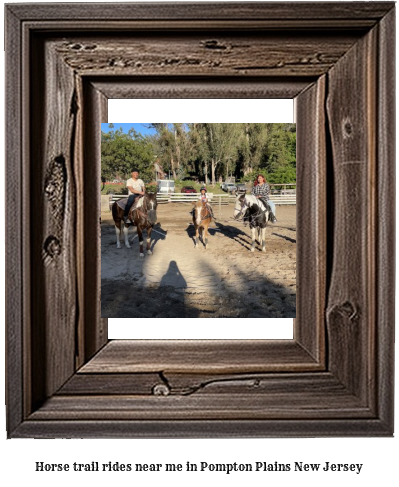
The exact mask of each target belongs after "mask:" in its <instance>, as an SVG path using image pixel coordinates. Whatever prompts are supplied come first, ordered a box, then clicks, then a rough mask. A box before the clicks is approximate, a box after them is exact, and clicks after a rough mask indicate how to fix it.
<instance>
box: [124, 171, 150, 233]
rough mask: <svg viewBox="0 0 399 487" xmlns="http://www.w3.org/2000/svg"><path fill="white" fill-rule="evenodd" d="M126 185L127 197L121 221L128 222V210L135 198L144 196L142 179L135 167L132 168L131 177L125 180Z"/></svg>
mask: <svg viewBox="0 0 399 487" xmlns="http://www.w3.org/2000/svg"><path fill="white" fill-rule="evenodd" d="M126 187H127V189H128V190H129V198H128V200H127V203H126V208H125V214H124V215H123V221H124V222H125V224H126V223H128V221H127V220H128V217H129V211H130V208H131V207H132V206H133V203H134V202H135V200H136V198H140V196H144V193H145V186H144V182H143V180H141V179H139V172H138V170H137V169H133V171H132V177H131V178H130V179H128V180H127V182H126Z"/></svg>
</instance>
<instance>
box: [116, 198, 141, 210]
mask: <svg viewBox="0 0 399 487" xmlns="http://www.w3.org/2000/svg"><path fill="white" fill-rule="evenodd" d="M128 199H129V198H122V199H121V200H117V202H116V204H117V205H118V206H119V208H121V209H122V210H124V209H125V208H126V205H127V200H128ZM143 199H144V198H143V197H140V198H136V199H135V201H134V203H133V206H132V208H141V207H142V206H143ZM132 208H131V209H132Z"/></svg>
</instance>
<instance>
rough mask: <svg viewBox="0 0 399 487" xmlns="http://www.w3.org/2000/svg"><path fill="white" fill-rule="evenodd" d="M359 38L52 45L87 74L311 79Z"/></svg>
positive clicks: (170, 36) (93, 40)
mask: <svg viewBox="0 0 399 487" xmlns="http://www.w3.org/2000/svg"><path fill="white" fill-rule="evenodd" d="M358 37H359V34H356V33H346V34H342V35H340V36H339V37H337V36H336V35H334V34H329V33H328V32H325V33H322V34H321V33H320V34H318V35H312V36H311V35H308V34H307V33H299V34H291V35H288V34H286V35H283V36H282V35H281V33H280V34H277V35H273V34H272V33H270V32H266V33H262V32H259V33H257V34H256V35H254V34H252V33H245V32H241V33H239V35H238V33H237V32H235V33H234V35H228V34H227V33H226V34H222V35H220V34H219V35H216V34H213V35H209V34H207V33H206V34H205V35H204V34H202V35H200V34H196V33H195V32H192V33H191V34H190V35H189V36H187V33H184V34H182V35H177V34H174V33H167V34H165V35H164V36H162V35H159V34H157V35H154V36H151V35H149V34H148V33H143V34H142V35H140V34H139V33H137V34H135V35H134V36H133V35H132V34H130V35H126V36H118V38H117V39H115V40H114V39H112V38H108V39H107V38H106V37H104V36H103V37H99V36H93V37H83V38H80V37H75V38H73V39H69V40H67V41H65V42H57V43H56V47H55V49H56V50H57V52H58V53H59V55H60V56H61V57H62V58H63V59H64V61H65V63H66V64H67V65H68V66H70V67H71V68H72V69H74V70H76V71H78V72H80V73H81V74H82V75H90V76H96V75H97V76H107V75H108V74H112V75H113V76H117V75H118V74H119V75H122V76H137V75H139V76H148V75H157V76H176V75H178V76H182V75H185V76H187V75H190V76H195V75H208V76H212V77H215V76H238V77H243V76H245V77H252V76H271V77H273V76H277V77H290V76H292V73H293V72H294V71H295V76H313V77H316V76H320V75H321V74H323V73H325V72H326V71H327V70H328V69H330V68H331V67H332V66H333V65H334V64H335V63H336V62H337V61H338V59H339V58H340V57H341V56H342V55H343V54H344V53H345V52H346V51H347V50H348V49H349V48H350V46H352V45H353V44H354V43H355V42H356V40H357V38H358ZM332 39H334V42H331V41H332ZM248 60H250V61H249V62H248Z"/></svg>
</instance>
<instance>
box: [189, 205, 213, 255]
mask: <svg viewBox="0 0 399 487" xmlns="http://www.w3.org/2000/svg"><path fill="white" fill-rule="evenodd" d="M193 206H194V211H193V223H194V228H195V248H198V244H199V234H200V233H201V239H202V242H203V244H204V245H205V248H208V227H209V224H210V223H211V221H212V214H211V211H210V209H209V207H208V205H207V204H206V203H205V201H197V202H195V201H194V202H193ZM204 233H205V238H204Z"/></svg>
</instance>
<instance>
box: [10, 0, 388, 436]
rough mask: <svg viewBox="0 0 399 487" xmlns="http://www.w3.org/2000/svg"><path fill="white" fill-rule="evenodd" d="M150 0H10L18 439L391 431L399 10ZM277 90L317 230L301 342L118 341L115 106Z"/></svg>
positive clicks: (306, 252) (13, 373)
mask: <svg viewBox="0 0 399 487" xmlns="http://www.w3.org/2000/svg"><path fill="white" fill-rule="evenodd" d="M147 7H148V5H146V6H143V5H136V4H133V5H126V4H125V5H112V6H107V7H106V8H104V5H96V4H94V5H88V4H83V5H82V4H80V5H78V4H75V5H73V4H72V5H68V6H65V5H60V4H57V5H56V6H55V5H51V4H47V5H40V6H36V5H35V6H34V5H10V6H7V8H6V15H7V30H6V49H7V52H6V56H7V63H8V64H7V65H8V66H10V67H11V68H10V70H9V76H8V78H7V90H8V93H7V95H9V97H8V98H7V103H8V104H7V110H8V112H7V113H8V114H9V115H10V117H11V119H12V120H13V123H16V124H17V125H18V124H21V123H22V122H23V125H22V130H21V131H20V130H15V132H13V131H11V130H10V129H8V132H7V145H6V148H7V149H6V150H7V154H8V156H10V157H9V158H8V168H7V171H8V172H7V174H8V176H10V178H11V182H10V185H9V186H8V188H9V189H8V194H7V198H8V199H10V200H12V201H13V202H14V203H15V205H16V208H18V209H19V211H20V212H22V213H23V214H22V215H19V218H18V219H17V220H18V225H19V226H18V225H17V226H16V227H15V226H12V225H8V229H7V246H8V248H7V256H9V263H8V268H7V276H8V281H10V278H11V279H12V282H10V283H9V286H8V291H9V292H8V294H7V320H9V322H8V324H7V326H8V328H7V330H8V338H7V340H8V342H7V346H8V349H7V361H8V362H7V371H8V383H7V415H8V418H7V419H8V434H9V436H10V437H15V438H16V437H37V438H45V437H47V438H48V437H50V438H51V437H71V438H72V437H103V438H105V437H113V438H116V437H221V436H223V437H237V436H240V437H242V436H336V435H340V436H355V435H356V436H359V435H360V436H380V435H381V436H390V435H392V432H393V392H392V391H393V384H392V377H393V322H394V315H393V311H394V306H393V297H394V290H393V289H394V276H393V266H392V259H390V256H391V255H392V253H393V249H394V241H393V222H394V205H393V195H394V183H393V175H394V163H395V158H394V143H393V141H394V113H393V110H394V109H393V102H392V100H393V92H394V81H393V78H394V68H393V66H392V62H391V59H392V57H393V53H392V47H391V46H392V45H393V44H394V28H393V22H394V4H393V3H383V2H368V3H360V2H355V3H351V2H348V3H345V2H339V3H335V4H331V5H329V9H326V4H325V3H324V4H323V5H317V4H315V3H314V2H313V3H311V4H301V5H300V4H299V3H297V4H295V5H292V4H288V3H286V4H277V3H275V2H274V3H273V4H260V3H257V4H248V3H246V4H240V3H235V4H220V3H219V4H207V5H205V4H190V6H188V8H187V9H185V10H184V12H180V6H177V5H173V4H163V5H156V4H153V5H151V7H150V8H147ZM178 12H179V13H178ZM132 26H134V29H135V33H134V35H133V34H132ZM320 29H323V33H321V31H320ZM145 39H148V45H149V46H152V50H151V49H150V50H148V49H147V48H146V47H145V46H144V48H143V49H142V48H141V46H142V42H143V40H145ZM168 39H169V40H170V41H173V42H171V44H170V45H168V42H167V41H168ZM127 40H129V41H131V46H130V47H129V46H128V45H127V44H126V41H127ZM94 41H95V42H94ZM171 46H172V47H171ZM173 46H174V47H175V49H176V50H175V51H174V50H173ZM129 49H130V50H129ZM140 49H142V52H141V51H140ZM156 49H159V50H158V52H156V53H155V54H154V53H153V51H154V50H156ZM267 49H269V51H270V49H272V51H273V53H272V54H270V52H269V55H267V53H266V50H267ZM124 51H126V52H124ZM263 51H265V52H263ZM175 53H176V54H177V57H176V58H175V57H174V54H175ZM245 54H246V55H245ZM140 56H141V57H140ZM191 60H193V62H192V63H191ZM218 60H220V61H221V62H220V64H218ZM243 61H245V62H246V64H245V65H244V64H243ZM137 62H139V63H140V62H144V64H142V65H137V64H136V63H137ZM190 63H191V64H190ZM280 63H281V65H279V64H280ZM71 67H73V69H72V68H71ZM240 68H245V69H240ZM279 70H280V72H279ZM278 73H279V74H278ZM146 83H147V84H148V86H147V87H146ZM268 93H269V94H271V95H272V96H274V97H277V98H278V97H281V96H283V95H289V96H295V97H297V111H298V121H300V125H301V126H300V127H298V165H300V168H299V171H298V178H299V180H301V181H304V183H303V187H301V188H300V189H299V190H298V191H299V192H298V194H300V195H301V196H302V200H303V207H302V209H301V210H300V211H299V220H298V221H299V223H300V224H302V223H306V222H308V223H306V224H305V225H304V227H306V225H309V224H310V223H309V222H310V221H312V223H314V226H312V228H311V230H310V231H308V232H306V230H305V228H304V229H303V230H300V232H302V233H301V235H302V239H304V238H307V241H306V243H307V245H304V244H301V245H299V248H300V252H299V254H298V257H299V261H300V262H299V267H300V269H301V276H304V277H300V278H299V281H298V282H299V283H300V289H299V291H300V293H304V292H305V291H306V290H307V291H309V292H308V296H307V299H305V298H304V297H303V296H304V295H302V297H300V298H299V301H298V302H299V303H300V307H301V309H300V310H299V314H298V319H297V320H295V337H294V340H293V341H286V342H281V341H280V342H272V341H269V342H267V341H266V342H262V341H241V342H236V343H233V342H219V343H218V342H211V341H199V342H195V341H194V342H189V341H188V342H184V341H182V342H171V341H165V342H161V341H160V342H157V341H152V342H138V341H124V342H123V341H115V342H114V341H111V342H109V343H106V342H107V338H106V321H105V320H101V319H100V314H99V299H100V291H99V285H98V283H99V265H100V261H99V254H100V253H99V239H98V238H97V241H96V240H95V239H93V235H94V236H97V237H98V224H97V222H96V221H95V219H93V217H92V215H93V212H96V211H98V209H99V201H98V195H97V191H96V189H95V185H94V184H93V181H98V183H99V167H100V164H99V162H100V159H99V157H100V156H99V142H98V138H99V133H100V132H99V124H100V122H101V121H106V100H107V98H109V97H110V94H118V95H121V96H122V97H126V96H131V95H133V97H134V96H137V97H138V96H140V97H148V98H152V97H155V96H162V97H193V98H196V97H198V98H201V97H204V96H206V94H208V95H209V96H211V97H221V98H223V97H226V98H237V97H244V98H245V97H248V98H250V97H253V98H261V97H264V96H267V94H268ZM326 100H327V103H326V105H327V110H326V109H325V108H326V107H325V106H324V105H325V103H324V102H325V101H326ZM14 107H17V109H18V110H15V109H14ZM11 110H14V112H13V113H11ZM20 114H21V116H20ZM324 121H326V123H325V122H324ZM18 126H19V125H18ZM21 141H22V144H21V145H20V142H21ZM27 149H28V150H27ZM300 159H304V160H303V161H302V162H301V160H300ZM301 164H302V165H301ZM26 168H31V172H28V174H30V176H31V177H30V183H29V184H30V188H29V189H30V192H29V193H28V194H30V195H31V196H30V197H24V198H23V199H22V201H21V200H20V187H19V185H18V181H19V179H18V178H20V177H21V175H22V173H23V170H24V169H26ZM301 186H302V184H301ZM83 190H84V193H85V195H86V194H88V195H89V200H90V204H87V202H86V201H85V202H84V204H83V201H82V194H83ZM306 195H307V196H306ZM309 195H310V196H309ZM324 208H325V211H324ZM24 219H25V220H24ZM26 220H29V224H28V225H27V227H26V228H27V229H29V228H31V229H33V228H34V229H35V231H34V232H33V231H32V232H31V233H29V234H27V229H24V227H23V225H22V223H23V222H24V221H26ZM21 222H22V223H21ZM16 238H19V239H20V241H21V243H20V244H19V245H20V246H19V247H18V249H17V251H15V241H14V239H16ZM10 246H11V247H10ZM29 247H30V248H29ZM10 249H11V251H10ZM30 255H31V257H30ZM27 260H28V262H26V261H27ZM26 272H28V274H29V276H28V278H27V276H26ZM305 280H308V281H311V284H308V285H307V286H306V282H305ZM313 281H314V282H313ZM22 283H24V284H23V285H22ZM304 287H305V291H304V290H303V289H304ZM10 291H12V292H13V294H10ZM14 292H15V294H14ZM31 298H32V300H31ZM30 302H32V306H30ZM325 303H327V304H328V314H327V317H326V316H325V315H323V312H325V311H326V304H325ZM326 319H327V325H328V326H327V331H328V334H327V340H325V335H324V333H325V330H326ZM325 346H327V348H326V349H325ZM92 356H93V358H92V359H91V360H89V358H90V357H92ZM21 357H22V363H21ZM24 407H25V412H24Z"/></svg>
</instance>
